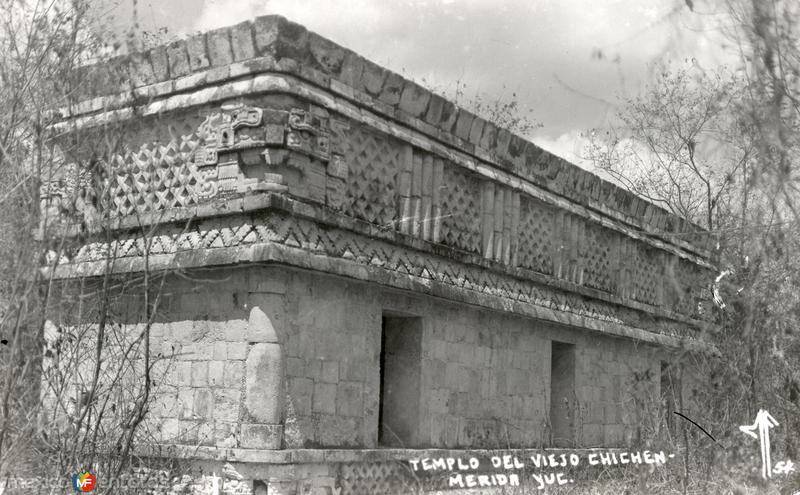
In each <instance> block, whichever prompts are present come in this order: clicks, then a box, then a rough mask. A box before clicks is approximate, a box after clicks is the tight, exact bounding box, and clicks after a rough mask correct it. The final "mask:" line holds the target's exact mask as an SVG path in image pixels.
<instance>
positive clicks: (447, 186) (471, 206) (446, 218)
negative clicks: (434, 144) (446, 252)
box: [440, 163, 481, 254]
mask: <svg viewBox="0 0 800 495" xmlns="http://www.w3.org/2000/svg"><path fill="white" fill-rule="evenodd" d="M443 175H444V179H443V181H442V187H443V189H442V215H443V218H442V231H441V235H440V239H441V243H442V244H445V245H447V246H450V247H454V248H456V249H461V250H463V251H469V252H471V253H477V254H480V253H481V221H480V220H481V210H480V200H481V187H480V182H479V181H478V180H477V178H476V177H475V176H474V175H472V174H469V173H468V172H463V171H461V170H460V169H459V168H458V167H456V166H454V165H452V164H449V163H446V164H445V166H444V174H443Z"/></svg>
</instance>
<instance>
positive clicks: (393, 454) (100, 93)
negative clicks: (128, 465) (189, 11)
mask: <svg viewBox="0 0 800 495" xmlns="http://www.w3.org/2000/svg"><path fill="white" fill-rule="evenodd" d="M85 70H86V75H87V79H86V80H87V83H86V85H85V86H84V87H83V88H82V90H83V91H84V93H85V94H84V95H83V96H82V98H81V99H82V101H81V102H80V103H79V104H77V105H75V106H74V107H72V108H69V109H64V110H62V113H61V115H60V117H61V121H60V122H59V123H58V124H56V129H58V130H60V131H64V132H65V133H67V134H69V133H84V134H86V135H89V134H91V133H92V132H95V131H96V130H98V129H101V128H103V129H105V128H107V127H108V126H111V125H113V126H116V127H115V129H125V131H124V139H123V142H124V146H122V147H121V148H119V149H115V150H114V151H113V152H111V153H109V154H106V155H105V156H101V158H102V159H103V160H105V163H106V164H107V165H108V167H107V170H111V173H105V174H98V173H96V172H95V170H96V168H94V169H93V168H92V167H90V166H88V165H87V163H88V161H85V162H81V161H80V160H78V161H77V162H76V164H77V165H76V167H74V169H72V170H73V172H74V177H72V179H71V180H70V181H67V183H68V184H69V186H68V187H71V188H95V189H97V188H99V190H101V191H102V194H98V195H97V198H99V199H97V200H96V201H95V202H94V203H91V202H84V203H82V206H81V208H79V210H80V211H78V212H77V214H78V215H79V220H80V222H81V225H80V226H79V227H78V228H76V229H77V230H76V231H80V239H81V242H79V243H77V244H75V248H74V249H73V250H71V251H70V252H68V253H65V255H64V257H63V259H62V260H61V262H60V263H58V264H57V265H56V266H55V267H50V268H48V269H46V270H48V273H50V274H51V275H54V276H55V277H56V278H58V279H63V280H74V279H77V278H85V279H87V280H88V279H92V278H97V277H101V276H102V275H103V274H104V273H106V272H107V271H111V272H112V273H113V275H114V277H119V278H120V279H125V278H126V277H136V276H137V274H141V273H143V272H144V271H145V270H149V271H151V272H152V273H162V274H163V273H168V274H169V275H168V276H167V277H166V278H165V283H164V285H163V287H161V289H160V291H161V295H160V301H161V305H160V307H159V309H158V311H159V313H158V316H157V317H156V319H155V324H154V325H153V328H152V336H151V347H152V349H153V350H154V352H157V353H158V354H159V356H160V357H162V358H166V359H165V364H164V378H163V380H161V381H160V382H159V383H158V387H157V400H156V404H155V405H154V407H153V408H152V409H151V410H150V413H149V416H148V419H147V421H148V424H149V425H150V426H151V429H152V431H155V432H156V433H157V435H158V442H159V444H160V445H163V446H165V447H169V450H168V451H169V452H170V455H174V456H176V457H183V458H185V459H188V460H191V461H192V462H195V463H196V464H197V465H198V466H205V469H206V470H207V472H211V471H214V472H215V473H217V474H219V473H223V472H227V471H226V470H228V471H230V470H234V471H235V473H236V475H235V476H233V477H234V478H236V479H237V480H238V483H237V484H236V487H237V488H236V490H238V491H237V492H236V493H250V492H253V493H259V494H262V493H317V492H314V491H313V490H314V489H316V488H313V487H319V486H329V487H331V488H332V489H333V488H335V489H336V490H339V489H341V490H342V493H400V492H398V491H390V489H389V488H387V487H389V486H391V485H392V484H393V483H394V484H395V485H396V484H397V483H401V484H402V483H405V482H406V481H403V480H404V479H405V478H404V474H403V473H404V469H405V468H403V467H402V466H400V464H398V461H404V460H408V459H415V458H420V457H426V453H427V452H430V451H431V449H448V452H451V454H450V455H456V456H459V455H462V454H460V453H468V452H471V451H473V450H474V449H520V448H549V447H572V448H582V447H600V446H602V447H621V446H625V445H628V444H629V443H631V442H634V441H635V440H636V438H637V435H638V434H639V432H637V429H639V428H640V426H641V425H642V424H643V422H644V421H645V420H644V419H643V416H642V415H643V414H645V412H644V410H642V409H641V408H638V407H637V405H636V404H639V403H640V402H641V400H639V399H636V398H635V397H631V393H632V391H633V390H634V389H635V390H640V391H641V390H644V392H645V395H646V396H648V397H650V398H651V399H653V398H654V400H655V403H656V404H658V401H659V399H658V397H659V396H660V394H663V393H664V392H665V391H664V390H663V388H664V387H667V386H669V384H670V383H671V382H670V381H669V380H665V379H664V376H662V365H663V363H664V362H665V361H666V360H667V358H668V356H669V355H670V353H671V352H673V351H675V350H676V349H682V348H687V347H688V348H697V347H699V346H702V342H701V340H702V339H700V333H701V332H702V331H703V329H704V327H705V326H706V325H707V324H708V320H709V314H710V312H711V308H710V306H709V304H708V302H707V301H706V300H705V298H706V296H707V294H706V292H708V290H707V285H708V284H709V283H710V281H712V280H713V276H714V275H713V270H714V266H713V264H712V258H711V254H710V250H709V245H708V239H707V238H706V237H705V236H704V235H703V234H702V232H698V228H697V227H696V226H695V225H692V224H690V223H688V222H687V221H685V220H683V219H681V218H678V217H675V216H673V215H672V214H670V213H668V212H667V211H665V210H664V209H662V208H660V207H658V206H656V205H653V204H650V203H648V202H646V201H644V200H642V199H640V198H638V197H636V196H634V195H632V194H631V193H629V192H626V191H625V190H622V189H620V188H619V187H616V186H614V185H612V184H610V183H608V182H606V181H604V180H601V179H600V178H598V177H597V176H595V175H593V174H591V173H589V172H587V171H585V170H583V169H581V168H579V167H577V166H575V165H572V164H570V163H568V162H566V161H564V160H562V159H560V158H558V157H556V156H554V155H552V154H550V153H548V152H546V151H543V150H542V149H541V148H539V147H537V146H536V145H534V144H532V143H530V142H527V141H525V140H523V139H522V138H520V137H519V136H516V135H514V134H512V133H510V132H509V131H507V130H505V129H500V128H497V127H496V126H495V125H493V124H492V123H491V122H488V121H486V120H484V119H482V118H480V117H478V116H476V115H474V114H472V113H470V112H468V111H466V110H464V109H462V108H458V107H456V106H455V105H454V104H453V103H451V102H449V101H447V100H445V99H444V98H442V97H441V96H439V95H437V94H435V93H432V92H430V91H428V90H427V89H425V88H423V87H421V86H419V85H418V84H416V83H414V82H412V81H409V80H407V79H404V78H403V77H401V76H399V75H398V74H396V73H393V72H390V71H388V70H386V69H383V68H381V67H379V66H377V65H375V64H374V63H372V62H370V61H368V60H365V59H364V58H362V57H360V56H359V55H357V54H355V53H353V52H351V51H349V50H347V49H345V48H342V47H340V46H338V45H336V44H334V43H333V42H331V41H329V40H327V39H325V38H323V37H321V36H318V35H316V34H314V33H311V32H308V31H307V30H306V29H305V28H303V27H302V26H299V25H297V24H294V23H291V22H289V21H287V20H285V19H283V18H281V17H277V16H267V17H261V18H258V19H256V20H254V21H252V22H246V23H242V24H238V25H236V26H233V27H230V28H224V29H219V30H216V31H212V32H208V33H204V34H200V35H196V36H192V37H190V38H188V39H185V40H180V41H176V42H173V43H170V44H168V45H166V46H159V47H157V48H154V49H152V50H150V51H148V52H146V53H136V54H133V55H130V56H125V57H121V58H118V59H114V60H112V61H110V62H108V63H104V64H102V65H97V66H91V67H86V68H85ZM101 155H102V153H101ZM66 195H67V192H64V191H63V188H62V189H56V188H53V187H50V188H48V187H47V186H45V187H44V188H43V206H44V207H45V210H48V209H54V208H55V207H56V206H58V204H59V202H61V201H63V200H64V197H66ZM62 206H63V205H62ZM63 209H64V208H63V207H62V208H61V210H63ZM97 218H107V219H111V228H107V229H98V228H97V227H96V224H97V220H96V219H97ZM100 230H103V235H99V232H100ZM129 299H130V298H129ZM137 304H139V305H140V304H141V301H137V300H136V298H132V299H130V300H128V301H127V302H126V305H125V308H130V307H137ZM125 308H121V309H120V313H122V314H124V312H125V311H126V310H127V309H125ZM54 318H55V317H54ZM131 324H132V325H133V324H135V321H133V320H132V321H131ZM634 382H637V383H638V386H637V387H634V386H633V385H632V384H633V383H634ZM453 452H455V454H452V453H453ZM465 455H466V454H465ZM226 466H227V467H226ZM398 466H400V467H398ZM222 490H223V491H225V490H228V489H227V488H223V489H222ZM267 490H270V491H269V492H268V491H267ZM226 493H227V492H226ZM319 493H325V492H319ZM409 493H410V492H409Z"/></svg>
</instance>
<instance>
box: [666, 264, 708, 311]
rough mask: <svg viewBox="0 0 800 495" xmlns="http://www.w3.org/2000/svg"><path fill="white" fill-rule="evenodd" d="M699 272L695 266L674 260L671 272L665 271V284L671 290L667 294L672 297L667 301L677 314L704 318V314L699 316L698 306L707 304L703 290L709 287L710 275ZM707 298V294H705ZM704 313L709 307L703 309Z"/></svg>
mask: <svg viewBox="0 0 800 495" xmlns="http://www.w3.org/2000/svg"><path fill="white" fill-rule="evenodd" d="M704 272H705V271H699V270H698V267H697V266H694V265H693V264H692V263H689V262H688V261H686V260H683V259H680V260H674V259H673V262H672V270H668V271H667V276H666V277H665V284H667V285H668V287H670V288H671V289H672V290H670V291H669V292H670V293H671V294H672V297H671V298H670V300H669V301H668V302H669V303H670V306H671V308H670V309H673V310H674V311H677V312H679V313H683V314H687V315H691V316H694V317H706V316H707V315H706V314H700V313H701V311H700V308H699V307H698V304H700V303H702V302H704V300H705V302H707V299H708V298H707V297H704V289H707V286H708V285H709V282H710V279H711V277H712V276H711V274H710V273H709V272H705V273H704ZM705 295H706V296H708V294H705ZM703 310H704V311H705V313H708V311H709V310H710V308H709V307H705V308H703Z"/></svg>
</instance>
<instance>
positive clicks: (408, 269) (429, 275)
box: [72, 214, 623, 323]
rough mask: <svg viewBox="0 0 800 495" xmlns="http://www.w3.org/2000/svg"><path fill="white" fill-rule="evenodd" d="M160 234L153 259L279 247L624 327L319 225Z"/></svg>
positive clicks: (607, 315)
mask: <svg viewBox="0 0 800 495" xmlns="http://www.w3.org/2000/svg"><path fill="white" fill-rule="evenodd" d="M250 222H252V223H250ZM160 232H161V233H160V234H158V235H155V236H153V237H152V238H151V254H169V253H177V252H182V251H191V250H195V249H213V248H224V247H234V246H242V245H248V244H256V243H275V244H281V245H286V246H291V247H297V248H302V249H305V250H307V251H309V252H313V253H315V254H322V255H325V256H330V257H332V258H341V259H346V260H350V261H354V262H357V263H360V264H363V265H365V266H372V267H379V268H382V269H384V270H387V271H389V272H395V273H399V274H403V275H408V276H412V277H418V278H420V279H426V280H431V281H435V282H439V283H442V284H447V285H450V286H453V287H457V288H460V289H466V290H471V291H475V292H479V293H483V294H487V295H493V296H497V297H502V298H505V299H508V300H510V301H515V302H520V303H526V304H533V305H536V306H541V307H545V308H551V309H557V310H560V311H565V312H571V313H574V314H578V315H581V316H586V317H589V318H595V319H599V320H604V321H611V322H616V323H622V322H623V321H622V320H621V319H620V318H619V317H618V315H619V314H620V313H621V312H620V308H619V307H618V306H616V305H612V304H608V303H604V302H601V301H589V300H586V299H585V298H583V297H581V296H579V295H577V294H571V293H567V292H563V291H559V290H555V289H551V288H548V287H545V286H543V285H541V284H536V283H532V282H529V281H525V280H521V279H519V278H514V277H509V276H507V275H503V274H498V273H494V272H492V271H490V270H486V269H484V268H480V267H474V266H470V265H465V264H463V263H461V262H458V261H450V260H448V259H446V258H441V257H436V256H430V255H427V254H425V253H422V252H419V251H415V250H412V249H408V248H405V247H403V246H398V245H395V244H390V243H387V242H384V241H377V240H374V239H368V238H365V237H362V236H360V235H358V234H355V233H353V232H349V231H345V230H340V229H332V228H324V227H320V226H319V225H318V224H317V223H315V222H312V221H309V220H303V219H300V218H296V217H290V216H285V215H269V214H267V215H261V216H259V217H257V218H254V219H250V218H249V217H248V219H247V220H245V219H243V218H240V217H224V218H219V219H209V220H204V221H202V222H198V223H197V224H195V225H193V226H192V227H191V228H189V229H184V228H183V226H178V225H170V226H163V227H162V228H161V229H160ZM144 249H145V244H144V242H143V240H142V239H141V238H139V237H127V238H121V239H118V240H116V241H113V243H112V244H111V246H108V245H106V244H104V243H91V244H87V245H85V246H83V247H82V248H80V250H79V251H78V253H77V254H75V256H74V257H73V259H72V261H73V262H84V261H96V260H100V259H104V257H106V256H108V253H110V252H113V253H116V257H117V258H118V259H122V258H126V257H132V256H142V255H143V254H144Z"/></svg>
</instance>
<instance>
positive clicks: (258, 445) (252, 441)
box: [241, 423, 283, 449]
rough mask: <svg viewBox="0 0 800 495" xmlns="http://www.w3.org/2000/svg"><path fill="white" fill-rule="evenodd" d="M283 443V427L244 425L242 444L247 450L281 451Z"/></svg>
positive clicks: (275, 425) (274, 425)
mask: <svg viewBox="0 0 800 495" xmlns="http://www.w3.org/2000/svg"><path fill="white" fill-rule="evenodd" d="M282 441H283V426H282V425H277V424H273V425H265V424H253V423H244V424H242V441H241V444H242V447H244V448H246V449H280V448H281V443H282Z"/></svg>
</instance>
